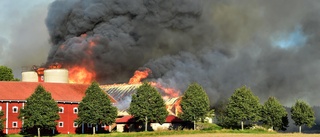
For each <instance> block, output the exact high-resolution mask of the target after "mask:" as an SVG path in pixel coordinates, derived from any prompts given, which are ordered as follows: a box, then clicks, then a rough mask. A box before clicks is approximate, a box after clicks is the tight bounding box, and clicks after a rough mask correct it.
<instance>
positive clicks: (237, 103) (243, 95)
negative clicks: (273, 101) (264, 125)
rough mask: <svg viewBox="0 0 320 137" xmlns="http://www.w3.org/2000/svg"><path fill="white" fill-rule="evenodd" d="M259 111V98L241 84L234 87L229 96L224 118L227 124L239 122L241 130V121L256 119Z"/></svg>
mask: <svg viewBox="0 0 320 137" xmlns="http://www.w3.org/2000/svg"><path fill="white" fill-rule="evenodd" d="M260 111H261V105H260V103H259V98H258V97H257V96H254V95H253V93H252V92H251V90H250V89H249V88H247V87H246V86H242V87H240V88H238V89H236V90H235V92H234V93H233V95H232V96H231V97H230V98H229V102H228V104H227V107H226V112H225V113H226V114H225V115H226V116H225V119H226V121H228V123H229V124H234V125H237V124H238V122H240V123H241V129H242V130H243V122H245V121H248V122H255V121H258V120H259V119H260V116H259V115H260Z"/></svg>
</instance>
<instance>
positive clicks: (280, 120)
mask: <svg viewBox="0 0 320 137" xmlns="http://www.w3.org/2000/svg"><path fill="white" fill-rule="evenodd" d="M261 116H262V117H261V118H262V121H263V123H264V124H266V125H267V126H269V127H271V128H272V129H275V130H285V129H286V128H287V127H288V124H289V123H288V113H287V111H286V109H285V108H284V107H283V106H282V105H281V104H280V102H279V101H278V100H277V99H276V98H275V97H269V99H268V100H267V101H266V102H265V103H264V105H263V106H262V111H261Z"/></svg>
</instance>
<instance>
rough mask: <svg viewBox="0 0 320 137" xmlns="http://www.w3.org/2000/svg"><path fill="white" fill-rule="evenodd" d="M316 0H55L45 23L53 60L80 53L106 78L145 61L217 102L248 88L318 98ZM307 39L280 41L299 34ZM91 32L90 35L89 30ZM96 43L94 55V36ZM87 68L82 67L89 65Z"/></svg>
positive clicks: (121, 77)
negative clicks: (194, 85)
mask: <svg viewBox="0 0 320 137" xmlns="http://www.w3.org/2000/svg"><path fill="white" fill-rule="evenodd" d="M319 4H320V2H319V1H316V0H308V1H301V0H292V1H290V2H288V1H285V0H268V1H263V0H257V1H250V0H248V1H236V0H215V1H214V0H90V1H89V0H56V1H54V2H53V3H52V4H51V5H50V8H49V13H48V16H47V19H46V25H47V28H48V30H49V33H50V37H51V42H52V47H51V51H50V54H49V56H48V59H47V64H51V63H54V62H60V63H63V64H64V65H68V66H73V65H76V64H82V63H83V60H91V61H93V63H94V65H93V66H89V65H88V66H86V67H88V69H89V70H92V71H95V72H96V73H97V80H98V81H99V82H100V83H103V84H107V83H118V82H120V83H122V82H127V81H128V80H129V78H130V77H131V76H132V74H133V72H134V71H135V70H137V69H138V68H140V67H148V68H150V69H151V70H152V76H150V79H151V80H156V81H159V82H162V83H165V84H167V85H169V86H171V87H175V88H178V89H180V90H182V91H183V90H185V89H186V88H187V86H188V85H189V84H190V83H192V82H198V83H200V84H201V85H202V86H203V87H204V88H205V90H206V92H207V93H208V95H209V98H210V100H211V103H212V104H214V103H215V102H216V101H218V100H219V99H221V98H226V97H229V96H230V95H231V94H232V93H233V91H234V89H235V88H238V87H240V86H242V85H247V86H249V87H251V89H252V91H253V92H254V93H255V94H256V95H257V96H259V97H260V99H261V101H262V102H263V101H265V100H266V99H267V97H269V96H275V97H277V98H278V99H280V101H281V102H282V103H283V104H284V105H289V106H291V105H292V102H294V101H295V100H296V99H303V100H306V101H308V102H309V103H310V104H317V103H320V101H318V100H319V99H318V97H319V96H320V92H319V90H320V84H318V83H319V82H320V54H319V51H320V46H319V40H320V39H319V35H320V25H319V23H320V20H319V19H320V18H319V13H320V7H319V6H317V5H319ZM296 30H297V31H299V32H301V33H302V35H303V37H306V40H305V41H303V42H298V43H293V44H291V45H290V46H288V47H285V48H281V47H279V46H277V42H276V41H280V40H283V39H286V38H287V37H289V36H290V34H291V33H293V32H294V31H296ZM85 35H86V36H85ZM91 41H94V43H95V44H96V46H94V47H93V48H92V54H88V48H89V45H90V42H91ZM83 66H85V65H83Z"/></svg>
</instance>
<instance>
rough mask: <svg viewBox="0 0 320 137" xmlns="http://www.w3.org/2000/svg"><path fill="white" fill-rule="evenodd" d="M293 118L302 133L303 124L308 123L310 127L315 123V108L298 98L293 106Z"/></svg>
mask: <svg viewBox="0 0 320 137" xmlns="http://www.w3.org/2000/svg"><path fill="white" fill-rule="evenodd" d="M291 118H292V120H293V121H294V123H295V125H297V126H299V133H301V126H302V125H307V126H308V127H312V126H313V125H315V116H314V111H313V109H312V108H311V107H310V106H309V105H308V104H307V103H305V102H303V101H301V100H297V101H296V103H295V104H294V105H293V106H292V107H291Z"/></svg>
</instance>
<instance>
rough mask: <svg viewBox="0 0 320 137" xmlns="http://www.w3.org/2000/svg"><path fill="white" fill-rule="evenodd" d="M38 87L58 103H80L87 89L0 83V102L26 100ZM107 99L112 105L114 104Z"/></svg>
mask: <svg viewBox="0 0 320 137" xmlns="http://www.w3.org/2000/svg"><path fill="white" fill-rule="evenodd" d="M38 85H42V86H43V87H44V89H45V90H46V91H48V92H50V93H51V96H52V98H53V99H54V100H55V101H59V102H80V101H81V100H82V98H83V97H84V96H85V92H86V90H87V88H88V87H89V85H88V84H69V83H47V82H18V81H0V100H26V99H27V98H28V97H29V96H30V95H31V94H32V93H34V91H35V89H36V88H37V86H38ZM109 98H110V100H111V102H112V103H115V102H116V101H115V100H114V99H112V98H111V97H110V96H109Z"/></svg>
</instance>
